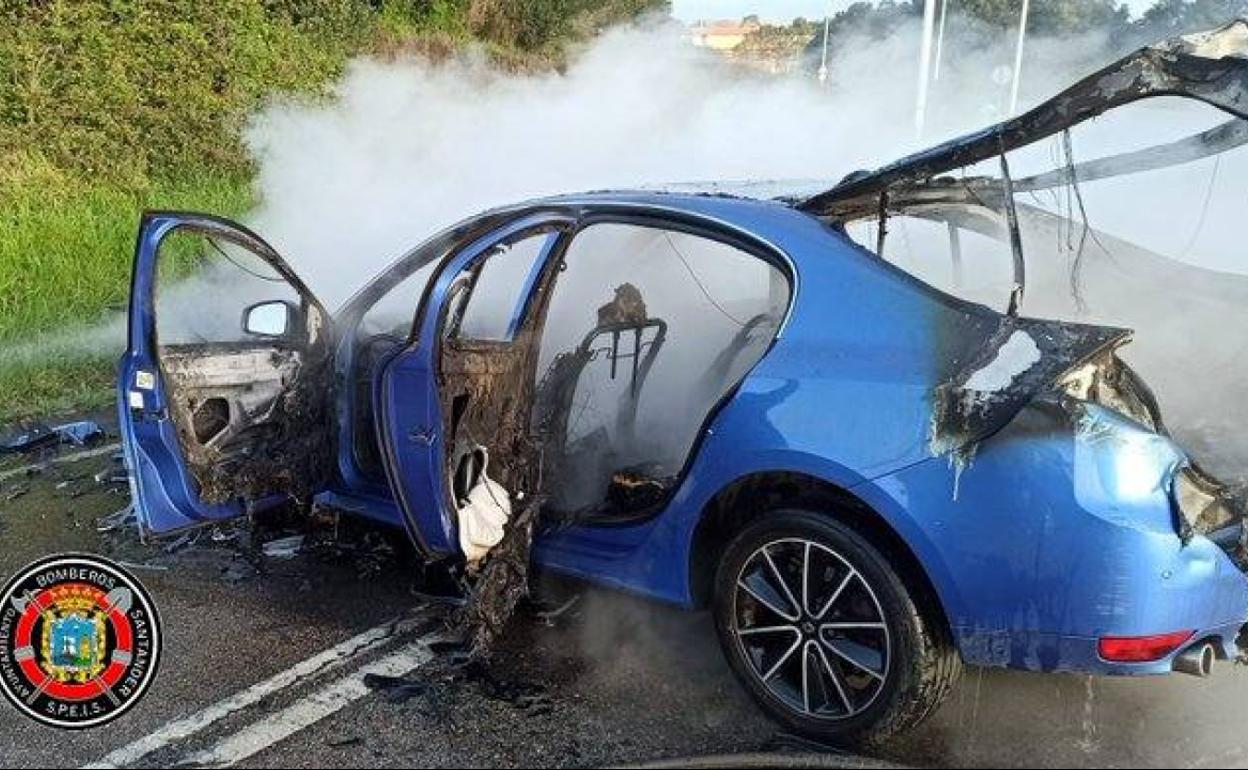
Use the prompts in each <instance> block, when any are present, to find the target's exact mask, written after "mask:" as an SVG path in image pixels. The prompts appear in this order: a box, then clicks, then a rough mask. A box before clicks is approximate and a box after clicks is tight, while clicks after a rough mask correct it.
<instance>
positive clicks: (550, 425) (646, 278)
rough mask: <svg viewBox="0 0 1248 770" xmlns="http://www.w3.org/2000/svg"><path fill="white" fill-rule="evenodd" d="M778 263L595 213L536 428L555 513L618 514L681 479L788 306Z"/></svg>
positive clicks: (564, 303)
mask: <svg viewBox="0 0 1248 770" xmlns="http://www.w3.org/2000/svg"><path fill="white" fill-rule="evenodd" d="M789 291H790V290H789V283H788V280H787V278H786V277H785V275H784V274H783V273H782V272H781V271H780V269H779V268H777V267H776V266H774V265H772V264H771V263H769V262H767V261H765V260H764V259H761V258H760V257H758V256H755V255H753V254H750V253H747V252H745V251H743V250H741V249H740V248H737V247H735V246H732V245H729V244H727V243H725V242H722V241H719V240H715V239H713V238H710V237H705V236H702V235H695V234H692V233H688V232H682V231H679V230H676V229H666V228H663V227H661V226H658V225H657V224H656V225H654V226H641V225H632V224H622V223H619V224H617V223H601V224H592V225H590V226H588V227H586V228H585V229H583V230H582V231H580V232H578V233H577V234H576V236H575V237H574V238H573V240H572V243H571V245H570V246H569V247H568V250H567V252H566V253H565V254H564V257H563V262H562V265H561V269H560V272H559V274H558V276H557V278H556V282H555V285H554V288H553V292H552V296H551V299H550V306H549V309H548V312H547V314H546V318H545V321H544V324H545V326H544V328H543V332H542V337H541V343H540V350H539V353H538V361H537V369H536V385H535V388H536V392H535V399H536V403H535V407H534V412H533V428H534V434H535V436H536V440H537V441H538V443H539V445H540V446H541V449H542V465H543V481H544V484H543V490H544V492H545V494H546V495H547V496H548V497H549V500H550V503H549V506H548V508H549V510H550V511H551V512H552V513H556V514H560V515H565V516H568V515H570V516H572V517H574V518H577V519H578V520H584V521H603V520H619V519H626V518H631V517H636V516H643V515H646V514H648V513H651V512H653V511H655V510H656V509H657V507H658V506H660V505H661V504H662V503H663V502H664V501H665V500H666V499H667V498H668V496H669V495H670V493H671V492H672V491H673V490H674V488H675V484H676V481H677V480H678V478H679V476H680V474H681V472H682V471H683V469H684V467H685V465H686V463H687V461H688V459H689V456H690V453H691V452H692V449H693V447H694V445H695V443H696V441H697V438H698V436H699V434H700V432H701V429H702V427H703V425H704V423H705V422H706V420H707V418H708V416H709V414H710V413H711V411H712V410H713V409H714V407H715V406H716V405H717V404H718V403H719V402H720V400H721V399H722V398H723V397H724V396H725V395H726V394H727V393H728V392H729V391H730V390H731V389H732V388H733V387H734V386H735V385H736V384H737V383H738V382H739V381H740V379H741V378H742V377H743V376H744V374H745V372H746V371H748V370H749V369H750V368H751V367H752V366H753V365H754V364H755V363H757V361H758V360H759V358H761V357H762V355H763V353H764V352H765V351H766V349H767V347H768V345H770V343H771V341H772V339H773V338H774V336H775V334H776V331H777V329H778V327H779V324H780V321H781V319H782V317H783V315H784V313H785V312H786V310H787V307H788V301H789Z"/></svg>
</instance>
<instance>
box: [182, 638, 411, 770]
mask: <svg viewBox="0 0 1248 770" xmlns="http://www.w3.org/2000/svg"><path fill="white" fill-rule="evenodd" d="M432 657H433V653H432V652H430V650H429V646H428V645H427V644H426V643H424V642H412V643H410V644H407V645H404V646H403V647H401V648H399V649H398V650H396V651H395V652H392V653H391V654H389V655H387V656H386V657H384V658H381V659H379V660H377V661H374V662H373V663H370V664H368V665H367V666H363V667H361V668H360V669H359V670H358V671H356V672H355V673H352V674H349V675H348V676H345V677H343V678H342V679H339V680H338V681H337V682H334V683H333V684H331V685H327V686H325V687H323V688H321V689H320V690H318V691H317V692H314V693H312V694H311V695H309V696H307V697H306V698H303V699H301V700H299V701H297V702H295V703H294V704H292V705H290V706H288V707H286V708H285V709H283V710H281V711H278V712H277V713H275V714H272V715H270V716H268V717H265V718H264V719H261V720H260V721H258V722H254V723H252V724H250V725H248V726H247V727H244V728H243V729H241V730H239V731H238V732H236V733H234V734H233V735H231V736H229V737H227V738H222V739H221V740H220V741H218V742H217V744H216V745H214V746H213V747H212V748H209V749H206V750H204V751H199V752H195V753H194V754H190V755H188V756H186V757H183V758H181V759H179V760H178V761H177V762H175V763H174V765H175V766H177V767H188V766H189V767H230V766H231V765H234V764H236V763H238V762H241V761H243V760H244V759H247V758H248V757H250V756H252V755H253V754H257V753H259V752H261V751H263V750H265V749H267V748H268V747H270V746H272V745H273V744H275V743H278V742H280V741H283V740H285V739H286V738H289V737H290V736H292V735H294V734H295V733H297V732H299V731H300V730H303V729H305V728H308V727H311V726H312V725H314V724H316V723H317V722H319V721H321V720H322V719H324V718H325V717H327V716H330V715H331V714H334V713H336V712H338V711H339V710H341V709H342V708H343V707H345V706H347V705H349V704H351V703H353V702H355V701H357V700H359V699H360V698H363V697H364V696H365V695H368V693H369V692H370V690H369V689H368V687H366V686H365V685H364V677H365V676H367V675H368V674H379V675H381V676H402V675H403V674H406V673H408V672H409V671H412V670H413V669H416V668H420V667H421V666H422V665H424V664H425V663H427V662H429V660H430V659H431V658H432Z"/></svg>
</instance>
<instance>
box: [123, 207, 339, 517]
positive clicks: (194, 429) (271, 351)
mask: <svg viewBox="0 0 1248 770" xmlns="http://www.w3.org/2000/svg"><path fill="white" fill-rule="evenodd" d="M129 321H130V325H129V339H128V347H127V350H126V353H125V356H124V357H123V358H122V360H121V365H120V367H119V372H118V408H119V412H120V424H121V431H122V440H123V444H124V449H125V455H126V462H127V465H128V466H129V468H130V472H131V479H132V481H131V492H132V496H133V498H134V504H135V506H136V509H137V513H138V517H139V521H140V524H141V526H142V528H143V530H144V531H145V532H147V533H163V532H169V531H172V530H177V529H182V528H185V527H190V526H195V525H199V524H205V523H210V522H213V521H219V520H222V519H226V518H230V517H233V516H239V515H242V514H244V513H247V512H248V511H250V510H254V509H256V508H259V507H265V506H268V505H272V504H275V503H278V502H281V501H283V500H286V499H288V498H290V497H294V498H296V499H308V498H309V496H310V495H311V494H313V493H315V492H316V491H317V490H318V489H319V487H320V486H321V485H322V484H323V483H324V482H325V481H326V479H327V476H328V469H329V468H330V467H331V466H330V461H331V459H332V446H331V444H330V436H331V435H332V434H331V432H330V430H329V423H328V417H327V415H328V414H329V402H328V395H327V394H328V393H329V390H330V389H329V376H330V367H329V361H328V355H329V351H330V350H331V346H330V344H329V342H330V336H331V335H330V328H329V315H328V314H327V313H326V312H325V309H324V307H323V306H322V305H321V304H320V302H318V301H317V299H316V298H315V297H314V296H313V295H312V294H311V292H309V291H308V289H307V287H306V286H305V285H304V284H303V282H302V281H301V280H299V278H298V277H297V276H296V275H295V274H294V273H293V272H291V270H290V268H289V266H287V265H286V263H285V262H284V261H282V259H281V257H279V256H278V254H277V253H276V252H275V251H274V250H273V249H272V248H271V247H270V246H269V245H268V244H266V243H265V242H264V241H263V240H261V239H260V238H259V237H258V236H256V235H255V234H254V233H252V232H250V231H248V230H247V229H246V228H244V227H242V226H240V225H237V224H234V223H232V222H228V221H225V220H222V219H218V218H216V217H212V216H208V215H203V214H188V213H175V212H150V213H148V214H145V215H144V217H143V220H142V224H141V226H140V230H139V238H138V244H137V246H136V251H135V262H134V274H133V277H132V282H131V287H130V308H129Z"/></svg>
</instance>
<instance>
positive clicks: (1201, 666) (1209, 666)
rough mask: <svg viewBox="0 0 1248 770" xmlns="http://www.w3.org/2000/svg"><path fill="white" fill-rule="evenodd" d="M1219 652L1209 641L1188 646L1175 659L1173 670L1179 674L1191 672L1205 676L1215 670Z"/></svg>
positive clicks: (1193, 674)
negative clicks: (1214, 662)
mask: <svg viewBox="0 0 1248 770" xmlns="http://www.w3.org/2000/svg"><path fill="white" fill-rule="evenodd" d="M1216 658H1217V653H1216V652H1215V651H1214V649H1213V645H1212V644H1210V643H1209V642H1201V643H1200V644H1197V645H1193V646H1191V647H1188V648H1187V649H1186V650H1184V651H1183V652H1181V653H1179V655H1178V656H1177V657H1176V658H1175V659H1174V664H1173V670H1174V671H1175V672H1176V673H1179V674H1191V675H1192V676H1198V677H1201V678H1204V677H1206V676H1209V672H1210V671H1212V670H1213V661H1214V660H1215V659H1216Z"/></svg>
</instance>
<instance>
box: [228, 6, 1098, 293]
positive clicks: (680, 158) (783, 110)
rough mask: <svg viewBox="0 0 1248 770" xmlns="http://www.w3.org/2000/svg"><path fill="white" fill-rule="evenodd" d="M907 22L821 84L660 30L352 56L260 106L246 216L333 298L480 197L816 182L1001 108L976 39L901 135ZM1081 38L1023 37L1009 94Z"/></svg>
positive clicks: (1090, 39)
mask: <svg viewBox="0 0 1248 770" xmlns="http://www.w3.org/2000/svg"><path fill="white" fill-rule="evenodd" d="M917 35H918V28H917V24H916V25H911V26H907V27H902V28H899V29H898V30H896V32H895V33H894V34H893V35H892V36H891V37H890V38H888V39H886V40H883V41H868V40H861V41H859V40H849V41H846V42H845V43H844V44H842V45H839V46H838V48H837V49H836V50H835V51H833V53H832V58H831V66H832V71H833V73H834V74H833V79H832V81H831V82H830V83H829V84H828V85H827V87H822V86H821V85H820V84H819V83H818V82H817V81H816V79H815V78H814V77H813V76H811V75H809V74H805V73H801V74H797V73H795V74H794V75H792V76H788V77H774V76H768V75H761V74H756V73H752V72H749V71H747V70H745V69H744V68H742V67H738V66H734V65H731V64H728V63H726V62H725V61H724V60H723V59H722V58H720V57H719V56H717V55H716V54H713V53H710V52H706V51H703V50H699V49H695V48H693V47H692V46H691V45H690V44H689V43H688V41H686V40H684V39H682V37H681V28H679V27H677V26H674V25H659V26H655V25H646V26H644V27H630V28H621V29H617V30H614V31H611V32H609V33H607V34H606V35H604V36H603V37H601V38H599V39H597V40H595V41H594V42H593V43H592V44H591V45H590V46H589V47H587V48H586V49H585V50H583V51H581V52H580V53H579V54H578V55H576V56H574V58H573V61H572V63H571V65H570V67H569V68H568V70H567V71H566V72H565V73H563V74H557V73H553V72H552V73H539V74H531V75H512V74H504V73H500V72H498V71H496V70H493V69H491V67H490V66H489V64H488V63H487V62H486V61H485V59H484V58H483V57H480V56H473V55H466V56H464V57H461V58H458V59H454V60H452V61H449V62H446V63H442V64H432V63H429V62H426V61H421V60H407V61H399V62H393V63H383V62H379V61H372V60H360V61H356V62H354V63H353V64H352V65H351V66H350V67H349V69H348V72H347V74H346V76H345V77H344V79H343V80H342V82H341V83H340V84H339V85H338V87H337V88H336V90H335V92H334V94H333V97H332V98H331V99H329V100H328V101H327V102H323V103H316V104H299V103H292V102H289V101H284V102H283V101H279V102H275V103H274V104H272V105H271V106H269V107H268V108H267V109H265V110H264V111H263V112H261V113H260V114H259V115H257V116H256V117H255V118H254V120H253V121H252V123H251V125H250V128H249V129H248V132H247V139H248V143H249V146H250V147H251V149H252V151H253V153H254V155H255V158H256V160H257V161H258V164H259V168H260V174H259V179H258V185H259V192H260V198H261V201H262V203H261V206H260V208H259V210H258V211H257V212H255V214H254V216H253V217H252V220H253V224H254V226H255V227H256V229H257V230H258V231H259V232H260V233H261V234H263V235H265V236H266V237H267V238H268V239H269V240H270V242H272V243H273V244H274V245H275V246H276V247H277V248H278V250H279V251H282V252H284V253H285V254H286V255H287V256H288V258H289V259H290V260H291V261H292V263H294V264H295V266H296V268H297V269H298V270H299V271H301V272H302V273H304V274H305V277H306V278H307V280H308V281H309V283H310V284H311V285H312V287H313V289H314V290H315V291H318V292H320V293H322V294H323V295H324V296H323V299H324V300H325V301H326V303H327V304H328V305H329V306H330V307H331V308H332V307H333V306H335V305H336V304H338V303H339V302H341V301H342V300H343V299H345V298H346V297H347V296H348V295H349V293H350V291H351V290H353V289H355V288H358V287H359V286H360V285H361V284H362V283H364V282H365V281H367V280H368V279H369V278H370V277H371V276H372V275H373V274H374V273H375V272H376V271H377V270H378V269H380V268H381V267H382V266H384V265H385V264H386V263H388V262H389V261H390V260H392V259H393V258H394V257H396V256H397V255H398V254H400V253H402V252H403V251H405V250H407V249H408V248H410V247H412V246H414V245H415V244H416V243H418V242H419V241H421V240H422V239H423V238H425V237H426V236H427V235H429V234H431V233H432V232H434V231H435V230H436V229H438V228H439V227H441V226H443V225H446V224H449V223H451V222H453V221H457V220H459V219H461V218H463V217H466V216H469V215H471V214H474V213H476V212H479V211H481V210H484V209H486V208H489V207H491V206H495V205H499V204H506V203H512V202H517V201H520V200H523V199H526V198H530V197H535V196H541V195H546V194H555V193H561V192H576V191H582V190H588V189H600V188H620V187H635V186H639V185H654V184H663V183H669V182H691V181H704V180H771V179H802V180H811V179H819V180H827V182H828V184H829V185H830V184H832V183H835V182H836V181H837V180H839V179H840V178H841V177H843V176H844V175H845V174H846V173H848V172H850V171H853V170H856V169H860V168H865V167H871V166H874V165H878V164H880V163H883V162H886V161H888V160H891V159H893V158H895V157H898V156H899V155H901V154H903V153H904V152H907V151H910V150H913V149H916V148H918V147H920V146H923V145H926V144H930V143H932V142H934V141H936V140H938V139H941V138H946V137H947V136H949V135H951V134H952V133H954V132H957V131H965V130H970V129H973V128H976V127H978V126H980V125H982V124H984V123H986V122H988V121H990V120H994V119H997V118H999V117H1000V112H999V111H1000V108H1001V107H1002V106H1003V104H1002V103H1003V94H1004V92H1005V90H1008V89H1005V87H1003V86H1002V84H1001V83H1000V82H998V81H999V78H998V80H995V81H994V80H993V78H992V72H993V70H994V68H995V67H997V66H998V65H1000V64H1001V63H1002V62H1009V61H1010V48H1009V46H1008V45H1006V44H1005V43H1004V42H1003V44H1002V45H1001V46H1000V47H999V49H998V50H991V51H985V50H982V49H974V50H972V49H970V48H965V47H960V46H958V45H955V41H953V40H952V39H951V40H949V41H947V42H946V47H945V51H946V54H947V60H946V62H945V65H944V68H943V74H942V78H941V80H940V81H938V82H937V83H935V84H934V87H933V94H932V106H931V115H930V117H929V120H928V125H929V126H931V129H930V130H929V131H928V132H927V134H926V135H925V136H923V137H918V136H916V135H915V129H914V120H913V109H914V106H913V105H914V89H915V83H914V81H915V77H914V73H915V71H916V68H917V66H918V65H917V54H916V52H917V49H918V45H917ZM1095 42H1096V41H1095V38H1094V36H1092V35H1089V36H1086V38H1080V39H1077V40H1074V41H1069V40H1067V41H1061V42H1060V43H1058V42H1056V41H1044V40H1037V41H1036V42H1035V43H1034V47H1033V49H1032V50H1033V52H1034V53H1035V56H1036V58H1037V59H1038V60H1040V61H1042V62H1044V63H1043V64H1042V65H1040V66H1035V67H1034V73H1033V74H1032V76H1031V77H1030V78H1029V79H1028V80H1027V81H1026V88H1025V91H1024V93H1025V95H1028V96H1030V97H1032V98H1033V99H1034V98H1042V97H1044V96H1047V95H1048V94H1050V93H1052V92H1053V91H1055V90H1057V88H1058V87H1060V85H1062V84H1064V83H1065V82H1067V81H1068V80H1070V79H1072V78H1073V77H1075V76H1076V75H1077V74H1082V72H1084V71H1086V68H1087V66H1088V64H1087V62H1088V60H1089V58H1090V57H1088V56H1072V50H1083V49H1085V48H1086V49H1088V50H1095V51H1100V50H1101V49H1100V47H1099V46H1098V45H1096V44H1094V43H1095Z"/></svg>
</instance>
